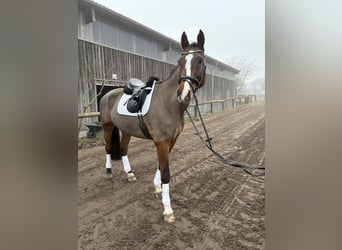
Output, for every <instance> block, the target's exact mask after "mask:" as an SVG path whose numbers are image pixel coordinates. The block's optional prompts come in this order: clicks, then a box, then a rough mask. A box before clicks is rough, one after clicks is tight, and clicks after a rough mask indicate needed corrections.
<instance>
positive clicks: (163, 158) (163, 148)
mask: <svg viewBox="0 0 342 250" xmlns="http://www.w3.org/2000/svg"><path fill="white" fill-rule="evenodd" d="M154 144H155V145H156V147H157V153H158V161H159V170H160V179H161V184H162V185H161V186H162V203H163V206H164V212H163V215H164V220H165V221H167V222H169V223H172V222H174V221H175V216H174V214H173V210H172V208H171V200H170V194H169V183H170V168H169V152H170V148H171V145H172V143H171V142H170V141H169V140H162V141H155V142H154ZM156 175H157V173H156Z"/></svg>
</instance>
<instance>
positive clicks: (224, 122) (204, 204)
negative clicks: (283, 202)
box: [78, 104, 265, 250]
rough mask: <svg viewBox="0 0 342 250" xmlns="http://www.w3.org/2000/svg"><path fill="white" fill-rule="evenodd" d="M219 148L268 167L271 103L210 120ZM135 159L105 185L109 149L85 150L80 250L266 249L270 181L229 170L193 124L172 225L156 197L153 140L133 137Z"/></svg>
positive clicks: (180, 156)
mask: <svg viewBox="0 0 342 250" xmlns="http://www.w3.org/2000/svg"><path fill="white" fill-rule="evenodd" d="M205 122H206V124H207V128H208V131H209V134H210V136H211V137H212V138H213V140H212V144H213V147H214V149H216V150H217V151H218V152H219V153H220V154H222V155H223V156H224V157H225V158H229V159H233V160H236V161H239V162H247V163H249V164H255V165H264V164H265V140H264V136H265V112H264V105H263V104H254V105H249V106H242V107H238V108H236V109H234V110H231V109H230V110H228V111H224V112H220V113H218V114H214V115H210V116H207V117H206V118H205ZM128 157H129V159H130V162H131V165H132V170H133V172H134V173H135V176H136V178H137V181H136V182H134V183H129V182H128V181H127V179H126V174H125V172H124V171H123V167H122V163H121V161H113V179H112V180H108V179H105V167H104V163H105V151H104V147H103V146H101V147H93V148H88V149H82V150H79V156H78V161H79V166H78V176H79V177H78V197H79V198H78V218H79V226H78V228H79V229H78V240H79V249H120V250H121V249H264V248H265V225H264V223H265V221H264V220H265V209H264V203H265V185H264V181H265V179H264V177H251V176H249V175H247V174H246V173H244V172H243V171H241V170H238V169H234V168H232V167H227V166H225V165H223V164H222V163H220V161H219V160H217V158H216V157H215V156H214V155H212V154H211V153H210V151H209V150H208V149H207V148H205V147H204V146H203V145H202V144H201V143H200V140H199V139H198V138H197V137H195V136H194V131H193V128H192V127H191V124H190V123H188V124H186V125H185V128H184V131H183V132H182V134H181V135H180V137H179V138H178V140H177V143H176V145H175V147H174V149H173V151H172V153H171V155H170V169H171V182H170V196H171V202H172V203H171V204H172V208H173V210H174V212H175V216H176V222H175V223H174V224H167V223H165V222H164V220H163V216H162V210H163V208H162V203H161V200H160V199H157V198H155V197H154V194H153V191H154V186H153V178H154V173H155V168H156V166H157V165H156V164H157V154H156V151H155V148H154V145H153V143H152V142H151V141H148V140H141V139H135V138H132V140H131V143H130V147H129V151H128Z"/></svg>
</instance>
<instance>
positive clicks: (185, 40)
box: [181, 31, 189, 50]
mask: <svg viewBox="0 0 342 250" xmlns="http://www.w3.org/2000/svg"><path fill="white" fill-rule="evenodd" d="M181 44H182V48H183V50H185V49H186V48H187V47H189V41H188V37H187V36H186V34H185V31H184V32H183V34H182V39H181Z"/></svg>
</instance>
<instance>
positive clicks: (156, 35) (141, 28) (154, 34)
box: [78, 0, 239, 74]
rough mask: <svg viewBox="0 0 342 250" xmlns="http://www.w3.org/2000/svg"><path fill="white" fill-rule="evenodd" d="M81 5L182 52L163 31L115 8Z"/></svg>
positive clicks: (86, 2)
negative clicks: (152, 27) (129, 16)
mask: <svg viewBox="0 0 342 250" xmlns="http://www.w3.org/2000/svg"><path fill="white" fill-rule="evenodd" d="M78 2H79V5H80V6H84V7H90V8H94V10H95V11H97V12H99V13H101V14H102V15H104V16H106V17H107V18H109V19H110V20H113V21H115V22H116V23H120V24H123V25H125V26H126V27H128V28H130V29H132V30H134V31H136V32H139V33H140V32H143V33H145V34H147V35H148V36H149V37H151V38H152V39H154V40H157V41H159V42H161V43H165V44H167V45H171V46H172V47H173V48H174V49H175V50H179V52H181V47H180V43H179V42H178V41H176V40H174V39H172V38H170V37H167V36H165V35H163V34H162V33H160V32H158V31H155V30H153V29H151V28H149V27H147V26H145V25H143V24H141V23H138V22H136V21H134V20H133V19H131V18H128V17H126V16H124V15H122V14H120V13H118V12H116V11H114V10H111V9H109V8H107V7H105V6H103V5H101V4H99V3H97V2H95V1H92V0H79V1H78ZM206 61H207V62H208V63H210V64H211V65H216V66H217V67H220V68H222V69H224V70H228V71H231V72H233V73H235V74H237V73H239V70H238V69H236V68H233V67H232V66H229V65H228V64H225V63H223V62H221V61H219V60H217V59H215V58H213V57H211V56H208V55H206Z"/></svg>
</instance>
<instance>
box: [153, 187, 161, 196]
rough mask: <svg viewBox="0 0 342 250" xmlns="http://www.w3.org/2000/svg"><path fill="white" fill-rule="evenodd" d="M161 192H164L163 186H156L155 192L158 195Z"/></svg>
mask: <svg viewBox="0 0 342 250" xmlns="http://www.w3.org/2000/svg"><path fill="white" fill-rule="evenodd" d="M161 192H162V189H161V187H158V186H155V190H154V193H155V194H156V195H160V194H161Z"/></svg>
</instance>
